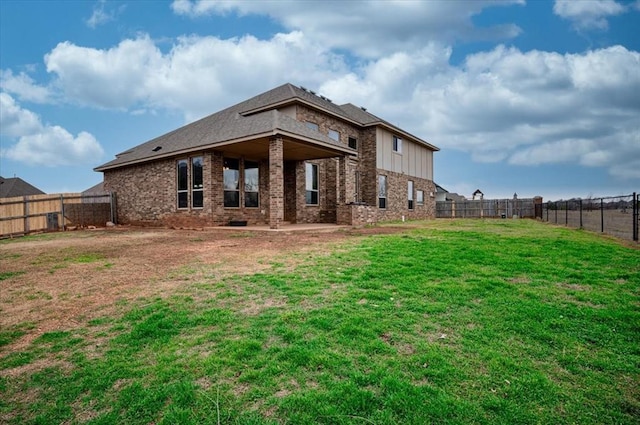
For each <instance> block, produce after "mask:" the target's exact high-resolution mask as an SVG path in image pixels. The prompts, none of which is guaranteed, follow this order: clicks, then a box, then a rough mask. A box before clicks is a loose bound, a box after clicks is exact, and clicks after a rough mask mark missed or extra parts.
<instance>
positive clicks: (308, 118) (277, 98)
mask: <svg viewBox="0 0 640 425" xmlns="http://www.w3.org/2000/svg"><path fill="white" fill-rule="evenodd" d="M437 150H439V149H438V148H437V147H435V146H433V145H431V144H429V143H427V142H425V141H424V140H421V139H419V138H418V137H416V136H413V135H411V134H409V133H408V132H406V131H404V130H402V129H400V128H398V127H396V126H394V125H392V124H390V123H388V122H386V121H384V120H382V119H380V118H378V117H376V116H375V115H372V114H370V113H369V112H367V111H366V110H365V109H364V108H360V107H357V106H355V105H352V104H345V105H337V104H335V103H333V102H332V101H331V100H330V99H327V98H326V97H324V96H319V95H316V94H315V93H314V92H313V91H310V90H307V89H305V88H303V87H297V86H294V85H292V84H285V85H282V86H280V87H277V88H275V89H272V90H270V91H267V92H265V93H262V94H260V95H258V96H255V97H253V98H251V99H248V100H246V101H244V102H241V103H239V104H237V105H234V106H231V107H229V108H227V109H224V110H222V111H220V112H217V113H215V114H213V115H209V116H207V117H205V118H202V119H201V120H199V121H196V122H193V123H191V124H188V125H186V126H184V127H181V128H178V129H176V130H174V131H172V132H170V133H167V134H165V135H163V136H160V137H158V138H155V139H153V140H150V141H148V142H146V143H143V144H141V145H139V146H136V147H134V148H132V149H130V150H127V151H125V152H122V153H120V154H118V155H116V158H115V159H114V160H112V161H110V162H108V163H106V164H104V165H101V166H99V167H97V168H96V169H95V170H96V171H100V172H103V173H104V188H105V190H108V191H112V192H115V193H116V196H117V213H118V220H119V222H121V223H132V224H161V225H170V226H171V225H173V226H211V225H225V224H228V223H229V222H230V221H232V220H240V221H247V222H248V223H249V224H269V225H270V227H271V228H279V227H280V226H281V225H282V224H283V223H284V222H289V223H337V224H350V225H361V224H367V223H375V222H377V221H381V220H392V219H400V218H402V217H405V218H407V219H418V218H433V217H435V196H434V194H435V191H436V189H435V185H434V183H433V152H435V151H437Z"/></svg>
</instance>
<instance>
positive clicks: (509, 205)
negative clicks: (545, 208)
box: [436, 198, 542, 218]
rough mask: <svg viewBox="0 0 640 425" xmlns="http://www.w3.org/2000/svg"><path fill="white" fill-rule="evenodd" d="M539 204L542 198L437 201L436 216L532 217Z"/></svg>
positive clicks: (535, 215)
mask: <svg viewBox="0 0 640 425" xmlns="http://www.w3.org/2000/svg"><path fill="white" fill-rule="evenodd" d="M541 205H542V198H529V199H517V198H514V199H482V200H464V201H438V202H436V218H512V217H518V218H534V217H540V215H541V212H542V210H541V209H540V206H541ZM536 206H538V208H536Z"/></svg>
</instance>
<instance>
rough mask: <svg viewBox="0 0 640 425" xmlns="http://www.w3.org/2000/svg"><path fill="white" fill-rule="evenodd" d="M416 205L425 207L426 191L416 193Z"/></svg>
mask: <svg viewBox="0 0 640 425" xmlns="http://www.w3.org/2000/svg"><path fill="white" fill-rule="evenodd" d="M416 205H424V190H417V191H416Z"/></svg>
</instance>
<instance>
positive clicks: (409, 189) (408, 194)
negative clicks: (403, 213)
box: [407, 180, 413, 210]
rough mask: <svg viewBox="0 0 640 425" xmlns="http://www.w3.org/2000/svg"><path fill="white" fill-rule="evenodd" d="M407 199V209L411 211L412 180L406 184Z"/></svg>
mask: <svg viewBox="0 0 640 425" xmlns="http://www.w3.org/2000/svg"><path fill="white" fill-rule="evenodd" d="M407 199H408V200H409V205H408V207H409V209H410V210H412V209H413V180H409V182H408V184H407Z"/></svg>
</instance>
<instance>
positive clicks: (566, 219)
mask: <svg viewBox="0 0 640 425" xmlns="http://www.w3.org/2000/svg"><path fill="white" fill-rule="evenodd" d="M564 225H565V226H568V225H569V201H565V203H564Z"/></svg>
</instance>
